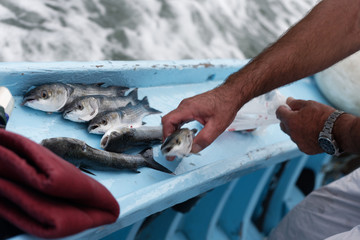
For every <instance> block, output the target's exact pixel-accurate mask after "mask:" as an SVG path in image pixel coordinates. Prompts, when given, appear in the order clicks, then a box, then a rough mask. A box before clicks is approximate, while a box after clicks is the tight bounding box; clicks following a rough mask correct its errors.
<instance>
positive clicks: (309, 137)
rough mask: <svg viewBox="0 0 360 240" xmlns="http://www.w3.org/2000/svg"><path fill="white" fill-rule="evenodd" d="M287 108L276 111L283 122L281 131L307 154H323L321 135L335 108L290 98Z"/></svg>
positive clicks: (282, 107)
mask: <svg viewBox="0 0 360 240" xmlns="http://www.w3.org/2000/svg"><path fill="white" fill-rule="evenodd" d="M286 103H287V104H288V105H289V107H290V108H291V109H289V108H288V107H286V106H280V107H279V108H278V109H277V111H276V116H277V118H278V119H279V120H280V121H281V123H280V127H281V130H282V131H284V132H285V133H286V134H288V135H289V136H290V138H291V140H293V141H294V142H295V143H296V144H297V145H298V147H299V149H300V150H301V151H302V152H304V153H306V154H317V153H321V152H323V150H322V149H321V148H320V146H319V144H318V137H319V133H320V132H321V130H322V129H323V127H324V123H325V121H326V119H327V118H328V117H329V116H330V114H331V113H332V112H334V111H335V109H334V108H333V107H330V106H327V105H325V104H322V103H318V102H315V101H304V100H296V99H293V98H288V99H287V100H286Z"/></svg>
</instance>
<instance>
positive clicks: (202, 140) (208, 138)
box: [191, 121, 222, 153]
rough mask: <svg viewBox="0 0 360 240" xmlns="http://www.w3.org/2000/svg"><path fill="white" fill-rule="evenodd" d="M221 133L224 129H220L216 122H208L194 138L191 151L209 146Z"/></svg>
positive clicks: (194, 151) (196, 151) (198, 150)
mask: <svg viewBox="0 0 360 240" xmlns="http://www.w3.org/2000/svg"><path fill="white" fill-rule="evenodd" d="M221 133H222V131H221V130H219V129H218V127H217V126H216V124H214V123H213V122H212V121H209V122H207V124H206V125H205V126H204V128H203V129H202V130H201V131H200V132H199V133H198V134H197V135H196V137H195V138H194V142H193V145H192V149H191V152H192V153H198V152H200V151H201V150H203V149H204V148H206V147H207V146H209V145H210V144H211V143H212V142H213V141H214V140H215V139H216V138H217V137H218V136H219V135H220V134H221Z"/></svg>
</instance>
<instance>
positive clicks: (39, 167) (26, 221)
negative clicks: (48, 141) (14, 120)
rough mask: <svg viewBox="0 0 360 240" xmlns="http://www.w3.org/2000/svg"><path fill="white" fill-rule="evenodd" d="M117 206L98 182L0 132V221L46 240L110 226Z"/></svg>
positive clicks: (28, 143) (32, 144) (38, 147)
mask: <svg viewBox="0 0 360 240" xmlns="http://www.w3.org/2000/svg"><path fill="white" fill-rule="evenodd" d="M119 211H120V210H119V205H118V203H117V201H116V200H115V198H114V197H113V196H112V195H111V193H110V192H109V191H108V190H107V189H106V188H105V187H104V186H103V185H101V184H100V183H99V182H97V181H95V180H94V179H92V178H91V177H89V176H87V175H85V174H84V173H82V172H81V171H80V170H79V169H77V168H76V167H75V166H73V165H72V164H70V163H68V162H66V161H65V160H63V159H61V158H60V157H58V156H57V155H55V154H53V153H52V152H51V151H50V150H48V149H46V148H45V147H43V146H41V145H39V144H37V143H35V142H33V141H31V140H29V139H27V138H25V137H23V136H20V135H18V134H15V133H11V132H8V131H5V130H2V129H0V218H4V219H6V220H7V221H9V222H11V223H12V224H14V225H15V226H17V227H18V228H20V229H22V230H24V231H25V232H27V233H30V234H32V235H36V236H38V237H44V238H57V237H64V236H67V235H71V234H75V233H77V232H80V231H82V230H85V229H87V228H91V227H95V226H99V225H103V224H107V223H111V222H114V221H115V220H116V219H117V217H118V215H119Z"/></svg>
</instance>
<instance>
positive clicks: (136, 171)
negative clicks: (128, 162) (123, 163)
mask: <svg viewBox="0 0 360 240" xmlns="http://www.w3.org/2000/svg"><path fill="white" fill-rule="evenodd" d="M131 171H133V172H135V173H141V172H140V171H139V170H137V169H136V168H133V169H131Z"/></svg>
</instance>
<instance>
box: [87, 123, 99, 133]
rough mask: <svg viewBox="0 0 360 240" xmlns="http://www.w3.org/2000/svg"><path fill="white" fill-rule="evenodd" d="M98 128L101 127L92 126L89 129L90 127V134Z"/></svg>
mask: <svg viewBox="0 0 360 240" xmlns="http://www.w3.org/2000/svg"><path fill="white" fill-rule="evenodd" d="M98 127H99V125H97V124H95V125H92V126H89V127H88V131H89V132H92V131H94V130H95V129H97V128H98Z"/></svg>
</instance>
